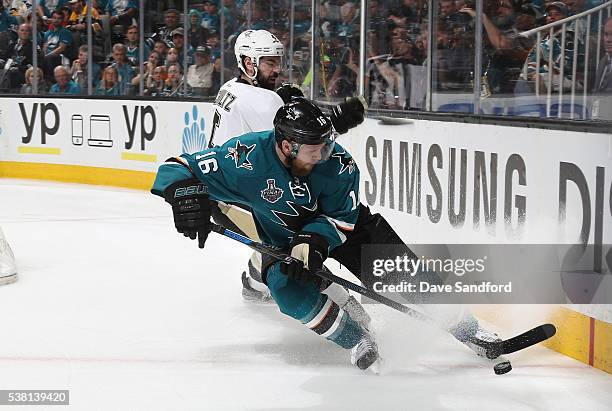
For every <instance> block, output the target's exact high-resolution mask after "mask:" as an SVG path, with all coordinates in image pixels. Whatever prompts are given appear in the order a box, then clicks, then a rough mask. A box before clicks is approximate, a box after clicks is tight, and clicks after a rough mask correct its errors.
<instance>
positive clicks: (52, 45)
mask: <svg viewBox="0 0 612 411" xmlns="http://www.w3.org/2000/svg"><path fill="white" fill-rule="evenodd" d="M63 18H64V15H63V13H62V12H61V11H58V10H55V11H53V12H52V13H51V24H52V25H53V27H54V28H53V29H49V30H48V31H47V32H46V33H45V37H44V42H43V54H44V63H43V65H44V68H45V73H46V74H47V76H50V75H51V74H52V73H55V67H57V66H59V65H61V63H62V56H64V57H65V60H69V57H68V56H70V53H71V47H72V34H70V31H68V30H66V29H65V28H64V27H62V25H61V23H62V19H63ZM67 64H69V61H68V63H67Z"/></svg>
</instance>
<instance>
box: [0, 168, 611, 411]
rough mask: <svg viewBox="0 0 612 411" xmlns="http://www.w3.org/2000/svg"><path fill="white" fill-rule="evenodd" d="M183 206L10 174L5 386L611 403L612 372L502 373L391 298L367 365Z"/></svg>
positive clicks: (351, 400) (294, 397)
mask: <svg viewBox="0 0 612 411" xmlns="http://www.w3.org/2000/svg"><path fill="white" fill-rule="evenodd" d="M171 218H172V217H171V212H170V208H169V207H168V206H167V205H166V204H165V203H164V201H163V200H161V199H160V198H157V197H153V196H152V195H150V194H148V193H145V192H140V191H129V190H119V189H108V188H96V187H90V186H82V185H68V184H54V183H37V182H26V181H17V180H0V225H2V227H3V229H4V231H5V234H6V237H7V239H8V241H9V242H10V244H11V247H12V248H13V251H14V252H15V255H16V258H17V263H18V268H19V275H20V280H19V282H17V283H15V284H12V285H9V286H4V287H0V313H2V322H1V324H0V370H2V371H1V372H0V389H70V394H71V406H70V407H66V408H67V409H70V410H96V409H103V410H196V409H197V410H220V409H236V410H242V409H252V410H287V409H308V410H331V409H333V410H373V409H376V410H380V411H382V410H513V411H521V410H555V411H557V410H572V411H577V410H589V411H596V410H610V404H612V376H610V375H608V374H606V373H604V372H601V371H598V370H595V369H591V368H589V367H587V366H585V365H583V364H581V363H579V362H577V361H574V360H571V359H569V358H566V357H564V356H561V355H559V354H557V353H554V352H552V351H549V350H547V349H545V348H540V347H535V348H533V349H530V350H526V351H524V352H520V353H516V354H514V355H512V356H510V357H511V359H512V360H513V366H514V370H513V371H512V372H511V373H509V374H507V375H503V376H496V375H494V373H493V369H492V365H491V364H489V363H487V362H486V361H484V360H482V359H479V358H477V357H475V356H474V355H473V354H472V353H471V352H470V351H468V350H467V348H465V347H463V346H462V345H461V344H458V343H457V342H455V341H454V340H453V339H452V338H451V337H449V336H447V335H445V334H444V333H442V332H439V331H437V330H434V329H431V328H429V327H428V326H426V325H423V324H421V323H418V322H416V321H414V320H411V319H409V318H406V317H405V316H403V315H402V314H400V313H396V312H394V311H391V310H389V309H387V308H385V307H381V306H375V307H372V306H368V309H369V310H370V312H371V313H372V316H373V318H374V321H375V324H376V329H377V332H378V336H379V344H380V348H381V352H382V354H383V355H384V356H385V365H384V369H383V373H382V375H381V376H374V375H369V374H364V373H362V372H361V371H359V370H358V369H356V368H355V367H353V366H351V365H350V364H349V353H348V352H347V351H344V350H342V349H340V348H337V347H336V346H334V345H333V344H331V343H329V342H327V341H325V340H323V339H321V338H320V337H318V336H317V335H315V334H314V333H312V332H310V331H308V330H306V329H304V328H303V326H302V325H301V324H299V323H297V322H296V321H295V320H292V319H290V318H287V317H284V316H283V315H282V314H281V313H280V312H278V310H277V309H276V308H274V307H272V306H251V305H248V304H245V303H243V302H242V299H241V295H240V287H241V286H240V272H241V271H242V269H243V265H244V264H245V262H246V260H247V258H248V256H249V250H247V249H245V248H243V247H242V246H240V245H238V244H235V243H233V242H232V241H231V240H228V239H224V238H219V237H218V236H216V235H215V234H211V238H210V239H209V241H208V242H207V244H206V248H205V250H204V251H201V250H199V249H198V248H197V246H196V243H195V242H193V241H190V240H188V239H185V238H183V237H182V236H180V235H178V234H177V233H176V232H175V231H174V228H173V225H172V220H171ZM6 408H7V409H8V407H6ZM61 408H62V407H57V408H53V409H58V410H59V409H61ZM2 409H4V408H2ZM19 409H26V408H25V407H19Z"/></svg>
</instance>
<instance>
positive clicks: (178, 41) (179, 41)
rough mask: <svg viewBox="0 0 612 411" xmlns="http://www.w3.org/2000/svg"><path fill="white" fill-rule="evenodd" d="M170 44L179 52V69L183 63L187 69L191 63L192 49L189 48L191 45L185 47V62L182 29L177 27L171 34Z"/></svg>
mask: <svg viewBox="0 0 612 411" xmlns="http://www.w3.org/2000/svg"><path fill="white" fill-rule="evenodd" d="M172 42H173V43H174V48H175V49H176V50H178V52H179V62H180V63H181V67H183V66H184V65H185V63H186V65H187V67H189V65H191V64H192V63H193V53H194V49H193V47H191V45H187V60H186V61H185V59H184V53H185V47H184V46H185V30H183V28H182V27H179V28H178V29H176V30H174V31H173V32H172Z"/></svg>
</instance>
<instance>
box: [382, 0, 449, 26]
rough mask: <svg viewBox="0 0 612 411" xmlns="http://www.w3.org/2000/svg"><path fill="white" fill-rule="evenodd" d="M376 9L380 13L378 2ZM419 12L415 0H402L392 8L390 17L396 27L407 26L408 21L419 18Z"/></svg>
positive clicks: (414, 20)
mask: <svg viewBox="0 0 612 411" xmlns="http://www.w3.org/2000/svg"><path fill="white" fill-rule="evenodd" d="M440 8H442V6H440ZM374 11H375V12H377V13H378V4H376V5H375V6H374ZM370 12H372V4H370ZM418 12H419V9H418V7H417V4H416V2H415V0H401V1H400V2H399V4H398V5H397V6H396V7H394V8H392V9H391V11H390V13H389V19H390V20H391V21H392V22H393V24H395V26H396V27H404V28H406V27H408V23H412V22H416V21H417V20H418ZM370 21H372V20H370ZM379 24H380V23H379Z"/></svg>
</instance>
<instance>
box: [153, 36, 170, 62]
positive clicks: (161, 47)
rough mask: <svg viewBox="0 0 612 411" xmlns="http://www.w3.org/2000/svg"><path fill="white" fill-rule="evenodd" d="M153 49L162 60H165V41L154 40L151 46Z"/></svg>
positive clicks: (166, 50)
mask: <svg viewBox="0 0 612 411" xmlns="http://www.w3.org/2000/svg"><path fill="white" fill-rule="evenodd" d="M153 51H155V52H156V53H157V54H159V57H160V58H161V60H162V61H166V55H167V54H168V45H167V44H166V43H165V42H163V41H161V40H159V41H156V42H155V45H154V46H153Z"/></svg>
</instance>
